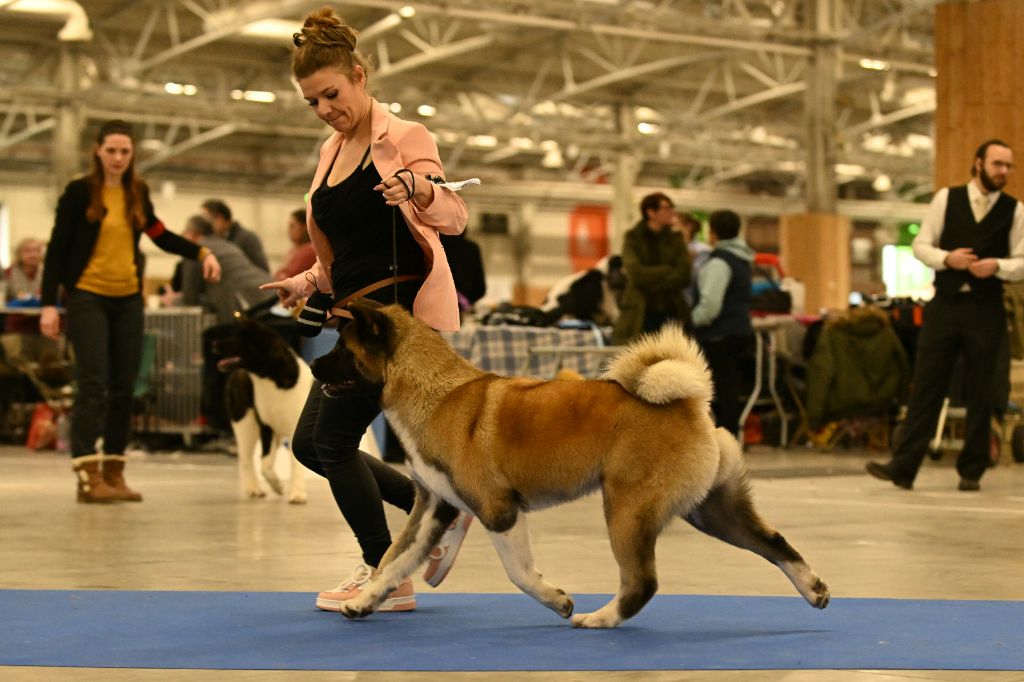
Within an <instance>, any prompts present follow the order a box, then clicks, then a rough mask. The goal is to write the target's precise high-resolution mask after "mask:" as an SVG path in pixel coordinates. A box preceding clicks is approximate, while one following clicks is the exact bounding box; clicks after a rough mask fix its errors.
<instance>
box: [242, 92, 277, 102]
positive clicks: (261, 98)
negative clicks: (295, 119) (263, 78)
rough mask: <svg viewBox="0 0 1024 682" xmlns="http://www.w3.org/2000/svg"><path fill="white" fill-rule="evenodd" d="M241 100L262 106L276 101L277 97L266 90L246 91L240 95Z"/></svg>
mask: <svg viewBox="0 0 1024 682" xmlns="http://www.w3.org/2000/svg"><path fill="white" fill-rule="evenodd" d="M242 99H244V100H245V101H246V102H262V103H263V104H270V103H271V102H273V101H274V100H276V99H277V95H275V94H274V93H272V92H268V91H266V90H246V91H245V92H244V93H242Z"/></svg>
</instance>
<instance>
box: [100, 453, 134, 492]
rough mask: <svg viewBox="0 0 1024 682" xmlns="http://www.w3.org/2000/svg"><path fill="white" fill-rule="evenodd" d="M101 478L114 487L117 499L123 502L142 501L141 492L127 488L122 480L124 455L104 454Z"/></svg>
mask: <svg viewBox="0 0 1024 682" xmlns="http://www.w3.org/2000/svg"><path fill="white" fill-rule="evenodd" d="M103 480H104V481H106V483H107V485H108V486H110V487H111V488H113V489H114V492H115V494H116V495H117V499H119V500H123V501H125V502H142V494H141V493H137V492H135V491H134V490H132V489H131V488H129V487H128V484H127V483H125V481H124V455H104V457H103Z"/></svg>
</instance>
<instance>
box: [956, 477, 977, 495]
mask: <svg viewBox="0 0 1024 682" xmlns="http://www.w3.org/2000/svg"><path fill="white" fill-rule="evenodd" d="M957 488H958V489H960V490H963V491H965V492H974V491H977V490H981V481H979V480H978V479H976V478H961V479H960V485H958V486H957Z"/></svg>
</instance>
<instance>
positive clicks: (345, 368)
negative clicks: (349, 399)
mask: <svg viewBox="0 0 1024 682" xmlns="http://www.w3.org/2000/svg"><path fill="white" fill-rule="evenodd" d="M354 357H355V356H353V355H352V353H351V352H350V351H349V350H348V349H347V348H345V346H344V345H342V344H341V343H340V342H339V344H338V345H337V346H335V347H334V349H333V350H331V352H330V353H328V354H327V355H324V356H321V357H319V358H317V359H316V360H314V361H313V362H312V364H310V366H309V368H310V370H311V371H312V372H313V377H314V378H315V379H316V380H317V381H319V382H320V383H321V384H323V387H322V390H323V392H324V395H326V396H327V397H329V398H340V397H341V396H343V395H347V394H350V393H355V392H361V391H369V390H371V389H372V388H373V386H371V385H370V383H369V382H367V381H366V379H365V378H364V377H363V375H362V374H360V373H359V370H357V369H356V365H355V360H354Z"/></svg>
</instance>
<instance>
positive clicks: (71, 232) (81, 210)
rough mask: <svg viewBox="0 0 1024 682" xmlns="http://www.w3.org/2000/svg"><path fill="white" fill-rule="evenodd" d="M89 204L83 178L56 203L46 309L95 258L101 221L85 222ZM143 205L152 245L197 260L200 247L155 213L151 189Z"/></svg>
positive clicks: (138, 259)
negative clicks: (61, 290)
mask: <svg viewBox="0 0 1024 682" xmlns="http://www.w3.org/2000/svg"><path fill="white" fill-rule="evenodd" d="M89 200H90V197H89V182H88V179H87V178H84V177H83V178H78V179H77V180H72V181H71V182H69V183H68V186H67V187H65V188H64V193H63V194H62V195H61V197H60V199H59V200H58V201H57V217H56V219H55V220H54V224H53V232H52V233H51V234H50V243H49V244H48V245H47V247H46V262H45V264H44V266H43V291H42V304H43V305H57V294H58V287H59V286H61V285H62V286H63V287H64V290H65V291H70V290H71V289H73V288H74V287H75V285H76V284H78V280H79V279H80V278H81V277H82V273H83V272H85V267H86V266H87V265H88V264H89V259H91V258H92V251H93V248H95V246H96V240H97V239H98V238H99V234H100V221H97V220H94V221H90V220H87V219H86V217H85V212H86V210H87V209H88V208H89ZM142 201H143V211H144V212H145V215H146V227H145V229H144V230H142V231H143V232H145V233H146V234H147V235H149V238H150V239H152V240H153V243H154V244H156V245H157V246H159V247H160V248H161V249H163V250H164V251H168V252H170V253H174V254H177V255H179V256H182V257H184V258H198V257H199V250H200V247H199V245H198V244H195V243H193V242H190V241H189V240H187V239H185V238H184V237H180V236H178V235H177V234H175V233H173V232H171V231H169V230H167V228H165V227H164V224H163V223H162V222H160V220H159V219H158V218H157V217H156V215H155V214H154V213H153V204H152V202H151V201H150V200H149V190H148V189H145V188H144V193H143V197H142ZM140 234H141V232H139V231H136V232H135V271H136V272H137V273H138V275H139V291H142V264H143V263H142V253H141V252H140V251H139V235H140Z"/></svg>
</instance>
